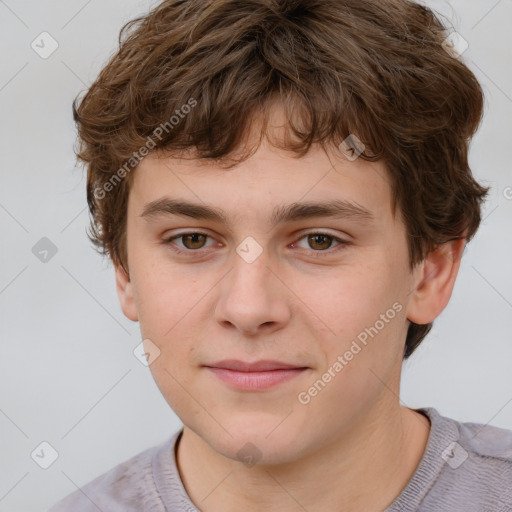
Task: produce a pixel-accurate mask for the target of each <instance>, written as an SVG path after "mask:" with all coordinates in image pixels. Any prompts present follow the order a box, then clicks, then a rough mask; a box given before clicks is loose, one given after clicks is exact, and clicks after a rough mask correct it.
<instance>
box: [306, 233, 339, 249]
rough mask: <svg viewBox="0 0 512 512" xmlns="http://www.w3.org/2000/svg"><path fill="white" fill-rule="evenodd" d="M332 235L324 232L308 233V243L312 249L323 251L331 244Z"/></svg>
mask: <svg viewBox="0 0 512 512" xmlns="http://www.w3.org/2000/svg"><path fill="white" fill-rule="evenodd" d="M332 240H333V237H332V236H329V235H325V234H315V233H313V234H311V235H308V244H309V246H310V247H311V248H312V249H315V250H319V251H324V250H326V249H329V247H330V246H331V244H332Z"/></svg>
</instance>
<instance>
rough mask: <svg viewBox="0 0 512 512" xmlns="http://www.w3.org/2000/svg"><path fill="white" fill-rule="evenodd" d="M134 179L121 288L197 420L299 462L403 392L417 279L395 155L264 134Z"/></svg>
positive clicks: (181, 402) (279, 458) (266, 455)
mask: <svg viewBox="0 0 512 512" xmlns="http://www.w3.org/2000/svg"><path fill="white" fill-rule="evenodd" d="M133 178H134V180H133V185H132V188H131V191H130V196H129V204H128V214H127V251H128V267H129V278H128V277H127V276H125V277H123V273H122V272H121V271H120V270H119V269H117V273H118V290H119V294H120V297H121V303H122V306H123V311H124V312H125V314H126V315H127V316H128V317H129V318H131V319H132V320H138V321H139V322H140V327H141V333H142V337H143V339H146V340H151V341H150V342H148V341H146V344H147V348H148V351H149V352H150V353H153V354H154V355H155V354H158V357H156V358H155V359H154V361H153V362H152V363H151V365H150V369H151V372H152V374H153V376H154V379H155V381H156V383H157V385H158V387H159V389H160V390H161V392H162V394H163V396H164V397H165V399H166V400H167V402H168V403H169V405H170V406H171V407H172V409H173V410H174V411H175V412H176V414H177V415H178V416H179V417H180V419H181V421H182V422H183V423H184V425H186V427H188V428H190V429H191V430H192V431H194V432H195V433H196V434H197V435H199V436H200V437H201V438H202V439H203V440H204V441H205V442H206V443H208V445H210V446H211V447H212V448H213V449H214V450H216V451H217V452H218V453H221V454H223V455H225V456H227V457H229V458H232V459H237V458H240V450H241V448H242V447H244V446H247V445H246V443H248V442H250V443H252V444H253V445H255V446H256V447H257V448H258V451H259V452H260V454H259V456H260V457H261V458H262V460H261V462H265V461H266V462H269V463H276V462H287V461H292V460H294V459H296V458H297V457H300V456H306V455H308V454H311V453H314V452H315V451H317V450H319V449H321V448H322V447H326V446H328V445H329V444H330V443H332V442H334V441H335V440H336V439H337V438H339V436H340V435H342V434H343V433H345V432H348V431H350V429H352V428H354V426H356V425H357V424H358V422H359V421H361V419H362V418H363V417H365V416H368V415H369V414H370V413H371V411H376V410H378V409H379V408H380V409H385V408H386V407H387V406H388V405H389V404H390V403H391V402H394V401H397V398H396V395H394V394H393V393H391V392H390V390H389V388H391V389H395V390H396V393H398V385H399V375H400V368H401V363H402V354H403V347H404V342H405V336H406V332H407V327H408V320H407V314H408V308H409V305H410V304H409V303H410V300H411V295H410V292H411V290H412V289H413V286H414V280H415V275H414V274H413V273H411V272H410V269H409V262H408V250H407V243H406V241H407V238H406V233H405V228H404V225H403V223H402V220H401V218H400V217H399V214H398V213H397V216H396V217H394V216H393V214H392V209H391V208H392V206H391V205H392V201H391V191H390V185H389V178H388V176H387V174H386V170H385V168H384V166H383V164H381V163H378V162H377V163H369V162H366V161H364V160H363V159H361V158H358V159H356V160H353V161H352V160H349V159H347V158H345V156H344V155H343V154H342V153H341V152H337V151H335V150H333V151H332V152H329V151H328V152H325V151H323V150H322V149H321V148H317V149H312V150H311V151H310V152H309V153H308V155H306V156H305V157H303V158H300V159H297V158H294V157H293V156H292V155H291V154H290V153H286V152H284V151H282V150H278V149H276V148H274V147H272V146H270V145H268V144H267V143H266V142H264V143H263V144H262V145H261V146H260V148H259V149H258V151H257V152H256V153H255V154H254V155H253V156H252V157H251V158H250V159H248V160H246V161H245V162H243V163H241V164H239V165H238V166H237V167H235V168H233V169H230V170H226V169H222V168H219V167H216V166H215V165H213V164H212V163H204V162H201V161H199V160H180V159H178V158H166V159H162V158H160V159H157V158H156V157H153V156H150V157H147V158H146V159H145V160H144V161H143V162H142V163H141V164H140V166H139V167H138V168H137V170H136V172H135V174H134V177H133ZM170 201H173V202H172V203H171V202H170ZM178 202H179V203H185V202H186V203H191V204H193V205H197V208H194V207H188V208H184V207H183V205H181V206H180V205H179V204H178ZM335 202H337V203H335ZM305 204H306V205H309V206H311V205H313V204H315V205H318V207H310V208H308V207H304V208H302V209H301V208H298V206H299V205H305ZM335 204H337V205H338V206H339V207H340V208H338V210H337V212H336V213H335V214H333V213H332V212H331V213H330V214H329V212H326V211H323V210H321V209H320V207H326V206H332V205H335ZM205 207H207V208H208V209H209V210H208V211H203V210H202V209H203V208H205ZM292 207H295V208H292ZM210 210H213V211H214V212H216V213H217V214H218V215H213V214H212V213H211V211H210ZM173 212H174V213H173ZM226 360H236V361H239V362H243V363H254V362H260V361H269V360H270V361H274V362H279V364H276V365H274V368H276V367H277V368H279V367H280V368H281V369H280V370H279V369H274V370H270V369H269V368H270V367H267V368H266V369H267V371H260V372H253V375H252V376H251V375H250V373H248V372H240V371H230V370H229V369H226V366H229V365H227V364H225V365H224V366H223V364H224V363H221V362H222V361H226ZM285 365H289V366H291V367H292V369H288V370H285V369H283V367H284V366H285ZM254 369H257V368H253V370H254ZM260 370H265V368H261V369H260Z"/></svg>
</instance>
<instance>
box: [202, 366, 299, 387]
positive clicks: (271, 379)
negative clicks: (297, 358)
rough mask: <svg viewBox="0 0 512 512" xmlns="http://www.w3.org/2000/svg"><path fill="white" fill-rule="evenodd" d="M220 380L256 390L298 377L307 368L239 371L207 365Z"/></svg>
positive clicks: (232, 385)
mask: <svg viewBox="0 0 512 512" xmlns="http://www.w3.org/2000/svg"><path fill="white" fill-rule="evenodd" d="M206 368H207V369H208V370H210V371H211V372H213V373H214V374H215V375H216V376H217V377H218V378H219V379H220V380H222V381H223V382H225V383H226V384H228V385H230V386H231V387H234V388H236V389H239V390H246V391H256V390H261V389H268V388H271V387H273V386H276V385H277V384H281V383H283V382H286V381H288V380H290V379H293V378H294V377H297V376H298V375H300V374H301V373H302V372H304V371H305V370H307V368H290V369H287V370H269V371H265V372H237V371H234V370H226V369H225V368H212V367H209V366H208V367H206Z"/></svg>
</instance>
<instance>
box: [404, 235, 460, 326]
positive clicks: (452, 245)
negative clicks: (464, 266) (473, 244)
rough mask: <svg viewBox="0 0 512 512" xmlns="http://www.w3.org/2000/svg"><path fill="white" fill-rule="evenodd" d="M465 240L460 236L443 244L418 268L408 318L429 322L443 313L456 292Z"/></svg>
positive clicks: (412, 320) (421, 322)
mask: <svg viewBox="0 0 512 512" xmlns="http://www.w3.org/2000/svg"><path fill="white" fill-rule="evenodd" d="M465 242H466V241H465V240H464V239H459V240H454V241H450V242H446V243H444V244H442V245H439V246H438V247H437V248H436V249H435V250H433V251H432V252H431V253H429V254H428V255H427V256H426V257H425V260H424V261H423V262H422V264H421V265H420V266H419V267H418V268H417V269H416V274H417V276H415V279H416V284H415V286H414V289H413V291H412V293H411V299H410V301H409V304H408V308H407V319H408V320H410V321H411V322H414V323H416V324H421V325H422V324H428V323H430V322H433V321H434V319H435V318H437V317H438V316H439V315H440V314H441V312H442V311H443V309H444V308H445V307H446V305H447V304H448V301H449V300H450V297H451V295H452V291H453V287H454V286H455V279H456V278H457V274H458V272H459V268H460V260H461V258H462V253H463V251H464V247H465Z"/></svg>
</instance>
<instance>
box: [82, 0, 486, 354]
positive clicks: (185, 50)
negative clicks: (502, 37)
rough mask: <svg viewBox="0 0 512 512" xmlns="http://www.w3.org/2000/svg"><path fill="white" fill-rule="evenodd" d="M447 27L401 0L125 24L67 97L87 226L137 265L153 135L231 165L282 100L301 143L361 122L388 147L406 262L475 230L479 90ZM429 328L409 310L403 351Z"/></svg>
mask: <svg viewBox="0 0 512 512" xmlns="http://www.w3.org/2000/svg"><path fill="white" fill-rule="evenodd" d="M447 36H448V28H447V27H445V26H444V25H443V23H442V22H441V20H440V18H439V17H438V15H436V14H435V13H434V12H432V11H431V10H430V9H428V8H427V7H424V6H422V5H420V4H417V3H414V2H412V1H408V0H379V1H377V0H165V1H164V2H162V3H161V4H160V5H158V6H157V7H155V8H154V9H153V10H152V11H151V12H150V13H149V14H147V15H145V16H141V17H139V18H136V19H134V20H131V21H129V22H128V23H126V24H125V25H124V26H123V28H122V29H121V32H120V34H119V49H118V51H117V52H116V53H115V54H114V55H113V56H112V57H111V59H110V60H109V62H108V63H107V65H106V66H105V67H104V68H103V69H102V71H101V72H100V74H99V76H98V78H97V79H96V81H95V82H94V83H93V84H92V85H91V87H90V88H89V89H88V91H87V93H86V94H85V96H84V97H83V98H82V99H81V100H80V102H79V103H78V98H76V99H75V101H74V102H73V115H74V119H75V121H76V123H77V126H78V136H79V148H78V151H77V157H78V158H79V159H80V160H82V161H83V162H85V163H86V166H87V202H88V205H89V210H90V214H91V217H92V218H91V225H90V232H89V238H90V239H91V241H92V242H93V244H94V245H95V246H96V248H97V249H98V250H99V252H101V253H102V254H103V255H109V256H110V257H111V259H112V260H113V262H114V263H115V264H118V265H120V266H122V267H123V268H124V269H125V270H128V269H127V254H126V210H127V208H126V206H127V199H128V193H129V190H130V182H131V179H129V178H130V176H131V173H130V168H132V167H133V168H135V167H136V165H137V163H138V161H140V152H141V150H142V148H143V147H144V146H145V147H146V149H147V148H148V147H149V140H150V139H151V141H152V145H151V148H150V149H151V150H152V151H157V152H159V151H160V150H162V151H171V150H172V151H174V150H178V151H181V150H190V149H193V150H194V151H195V152H196V154H197V157H198V158H205V159H215V160H216V161H218V162H228V161H230V164H229V165H228V167H230V166H232V165H236V163H237V162H241V161H242V160H244V159H246V158H248V157H249V156H250V155H251V154H252V153H253V152H254V151H255V150H256V149H257V147H258V146H259V143H258V144H257V145H256V146H254V147H253V148H252V149H251V148H249V151H246V152H245V153H244V154H240V155H238V156H237V158H234V157H233V156H234V154H235V153H236V150H237V148H242V147H245V146H244V145H243V144H242V141H243V140H244V136H245V135H246V134H247V133H248V130H249V128H250V127H251V126H252V123H253V121H254V120H255V119H256V117H261V118H262V119H263V120H264V122H263V123H262V125H261V126H262V129H261V132H260V135H261V136H260V139H259V142H261V137H262V136H264V135H265V134H266V132H265V129H266V128H265V127H266V119H267V117H268V114H269V112H270V108H269V107H270V105H271V103H272V102H273V101H279V102H280V104H282V105H283V107H284V109H285V112H286V113H287V117H288V119H289V124H288V131H287V134H288V135H287V136H286V137H285V138H284V139H285V140H284V142H283V144H282V145H279V143H277V142H276V143H275V144H274V145H276V146H278V147H282V148H284V149H288V150H290V151H292V152H294V153H295V154H296V155H297V156H303V155H304V154H306V153H307V151H308V150H309V148H310V147H311V145H312V144H313V143H318V144H320V145H321V146H322V147H325V146H326V145H327V144H335V145H338V144H339V143H340V142H342V141H343V140H344V139H345V138H346V137H348V136H349V135H352V134H354V135H356V136H357V137H358V138H359V139H360V140H361V141H362V142H363V143H364V145H365V147H366V150H365V152H364V153H363V154H362V155H361V157H362V158H365V159H368V160H380V159H381V160H383V162H384V163H385V164H386V168H387V169H388V171H389V175H390V177H391V183H392V195H393V201H394V208H395V207H396V205H398V207H399V208H400V211H401V213H402V216H403V219H404V222H405V226H406V230H407V234H408V246H409V256H410V257H409V260H410V265H411V268H413V267H414V265H415V264H416V263H418V262H420V261H422V259H423V258H424V257H425V256H426V255H427V254H428V253H429V252H430V251H431V250H433V249H434V248H435V247H437V246H438V245H440V244H442V243H444V242H446V241H448V240H452V239H457V238H466V240H468V241H469V240H470V239H471V238H472V237H473V235H474V234H475V232H476V230H477V228H478V226H479V224H480V220H481V211H480V209H481V203H482V201H483V200H484V198H485V196H486V194H487V192H488V189H487V188H484V187H482V186H481V185H479V184H478V183H477V182H476V181H475V180H474V179H473V177H472V174H471V170H470V168H469V165H468V144H469V141H470V139H471V137H472V136H473V134H474V133H475V131H476V129H477V127H478V125H479V123H480V120H481V116H482V108H483V93H482V90H481V87H480V85H479V83H478V81H477V79H476V78H475V76H474V74H473V73H472V72H471V71H470V70H469V69H468V67H467V66H466V65H465V64H464V63H463V62H462V61H461V59H459V58H457V57H455V56H453V55H452V54H451V53H449V52H448V51H446V49H445V45H443V41H444V40H445V38H446V37H447ZM193 102H195V103H193ZM185 105H189V106H192V105H194V106H193V108H188V110H187V109H185V108H184V106H185ZM180 114H182V115H180ZM173 116H174V117H175V118H176V119H178V118H179V119H178V122H176V123H171V121H170V119H171V118H172V117H173ZM164 123H167V124H166V125H165V126H166V127H167V128H168V129H166V130H165V134H163V131H164V130H163V129H161V130H160V131H161V132H162V133H161V134H160V136H159V137H156V136H155V131H157V133H159V132H158V127H162V126H164ZM146 152H147V151H142V153H144V154H145V153H146ZM127 162H130V164H129V166H128V167H127ZM122 169H124V171H122ZM125 177H128V179H123V178H125ZM107 192H108V193H107ZM431 327H432V324H431V323H430V324H426V325H416V324H414V323H411V325H410V326H409V331H408V333H407V339H406V347H405V353H404V357H405V358H407V357H409V355H410V354H412V352H413V351H414V350H415V348H416V347H417V346H418V345H419V343H420V342H421V341H422V339H423V338H424V337H425V336H426V334H427V333H428V332H429V330H430V329H431Z"/></svg>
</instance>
